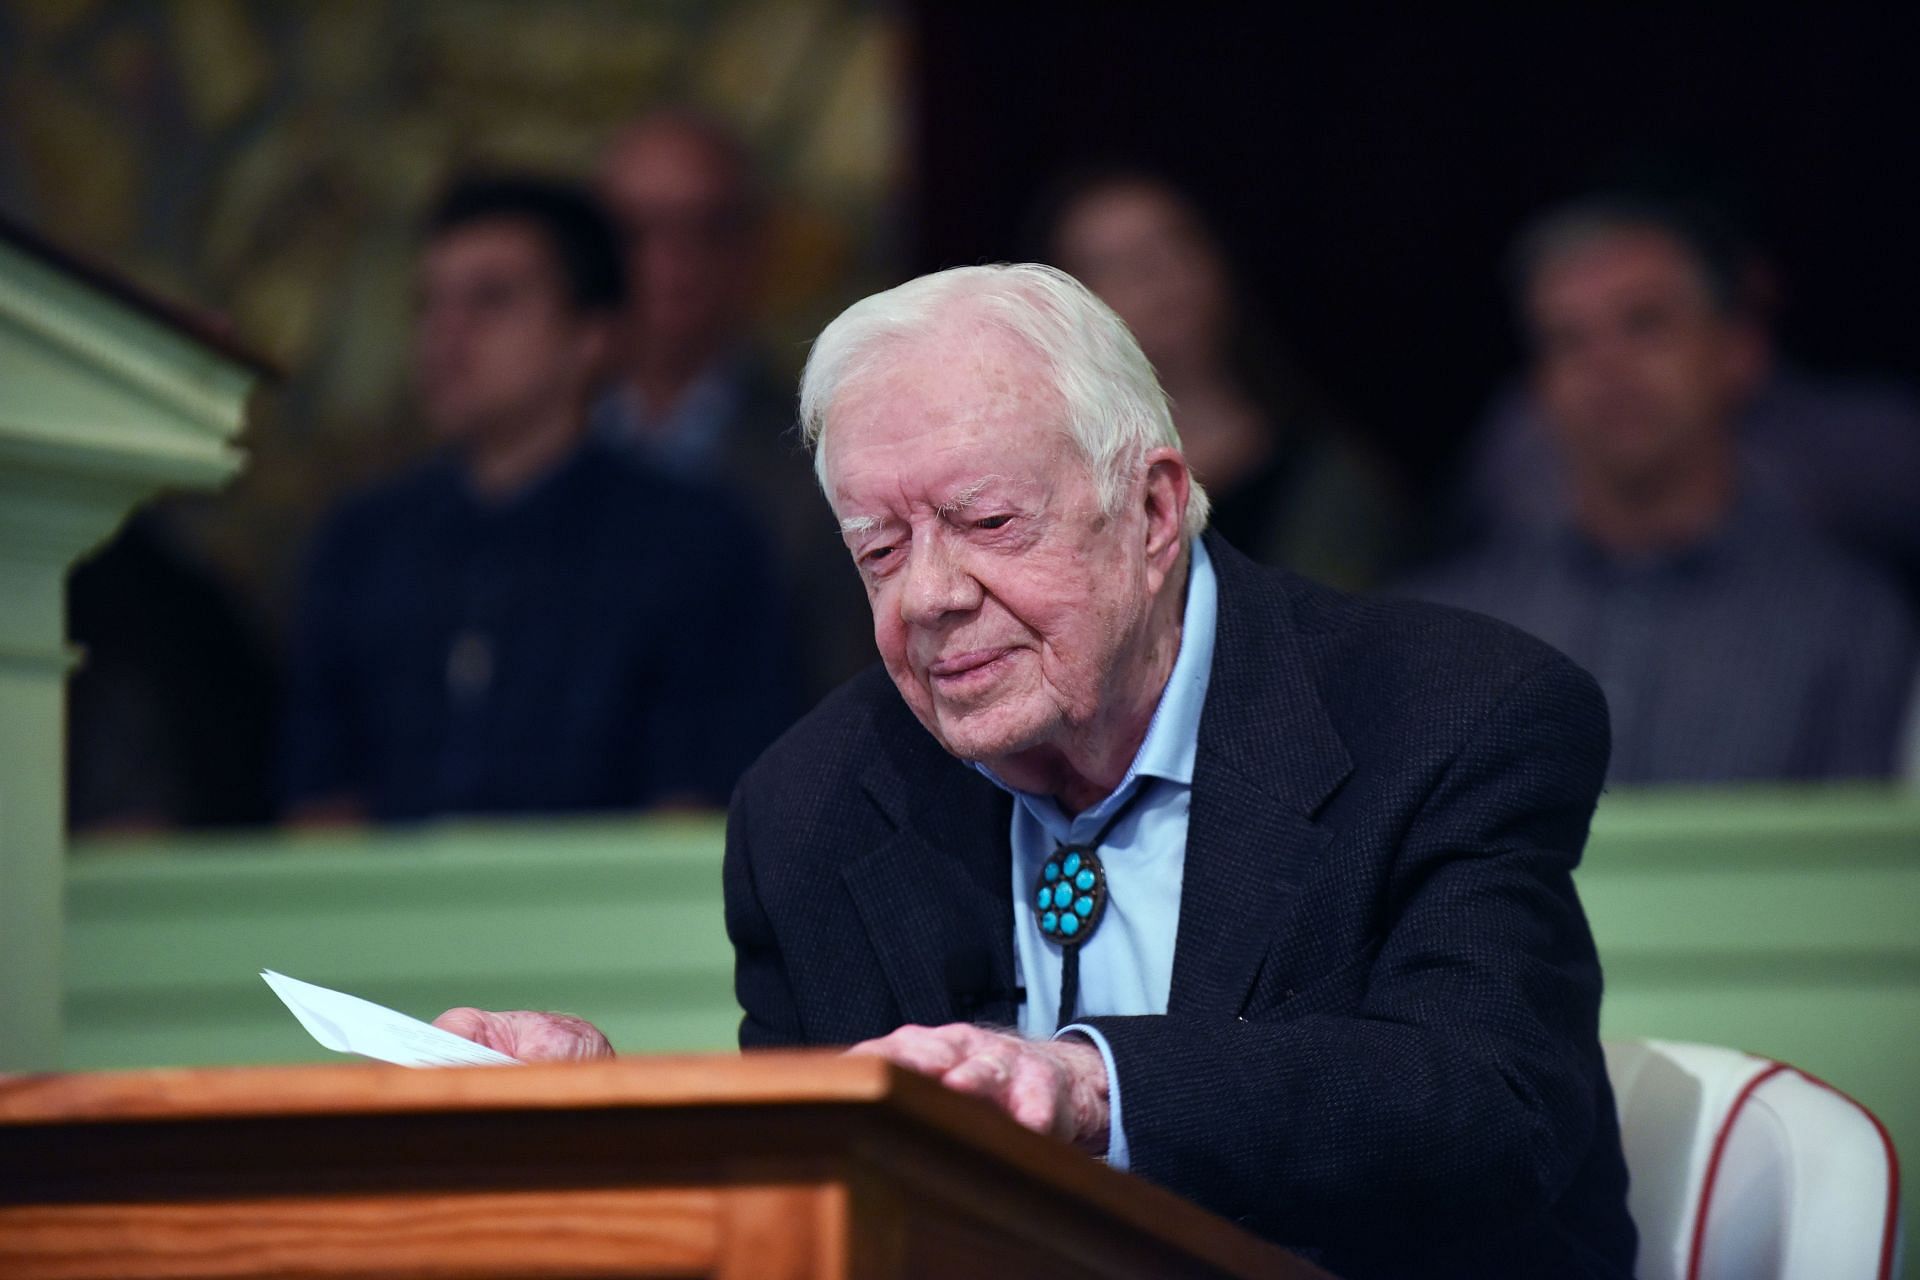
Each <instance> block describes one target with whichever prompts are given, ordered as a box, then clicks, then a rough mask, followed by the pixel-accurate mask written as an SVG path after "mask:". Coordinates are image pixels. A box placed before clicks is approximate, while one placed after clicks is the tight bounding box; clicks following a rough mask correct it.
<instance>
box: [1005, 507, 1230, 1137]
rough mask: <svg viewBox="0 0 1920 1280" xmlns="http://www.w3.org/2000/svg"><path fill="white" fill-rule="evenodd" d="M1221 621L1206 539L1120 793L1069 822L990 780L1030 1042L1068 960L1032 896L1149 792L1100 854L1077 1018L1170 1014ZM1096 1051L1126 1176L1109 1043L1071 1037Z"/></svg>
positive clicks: (1093, 1034) (1040, 1033) (1040, 1030)
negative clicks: (1059, 858)
mask: <svg viewBox="0 0 1920 1280" xmlns="http://www.w3.org/2000/svg"><path fill="white" fill-rule="evenodd" d="M1218 616H1219V585H1218V582H1217V581H1216V579H1215V577H1214V572H1213V563H1212V561H1211V560H1209V559H1208V557H1207V550H1206V548H1205V547H1204V546H1202V545H1201V544H1200V540H1199V539H1198V538H1196V539H1194V540H1193V542H1192V569H1191V572H1190V573H1189V575H1188V582H1187V603H1186V611H1185V615H1184V621H1183V622H1182V625H1181V636H1180V652H1179V654H1178V656H1177V657H1176V658H1175V659H1174V664H1173V674H1172V675H1171V676H1169V677H1168V679H1167V687H1166V689H1165V690H1163V691H1162V692H1161V694H1160V703H1159V705H1158V706H1157V707H1155V708H1154V712H1153V721H1152V723H1151V724H1150V725H1149V726H1148V727H1147V736H1146V738H1145V740H1143V741H1142V742H1141V744H1140V750H1139V751H1138V752H1136V753H1135V754H1134V757H1133V763H1132V764H1131V765H1129V766H1128V767H1127V773H1126V776H1125V777H1124V778H1122V779H1121V781H1120V785H1119V786H1118V787H1116V788H1114V790H1113V792H1112V793H1111V794H1110V795H1108V796H1107V797H1106V798H1105V799H1103V800H1101V801H1100V802H1099V803H1098V804H1096V805H1094V806H1093V807H1092V808H1090V809H1088V810H1086V811H1085V812H1083V813H1080V814H1077V815H1075V816H1074V817H1072V818H1068V817H1067V815H1066V814H1065V813H1063V812H1062V811H1061V809H1060V806H1059V805H1058V804H1057V803H1056V802H1055V801H1054V800H1053V798H1052V797H1051V796H1044V795H1034V794H1032V793H1030V792H1025V791H1019V790H1016V789H1015V788H1013V787H1009V786H1007V784H1006V783H1004V782H1002V781H1001V780H1000V779H999V778H997V777H994V774H993V773H992V771H991V770H989V769H987V768H986V767H984V766H982V765H975V766H974V767H975V768H978V769H979V770H980V772H982V773H983V774H985V775H986V776H987V777H988V778H990V779H992V780H993V782H994V783H995V784H996V785H998V786H1000V787H1001V788H1002V789H1004V790H1006V791H1007V792H1009V793H1010V794H1012V796H1013V797H1014V801H1015V803H1014V806H1013V830H1012V840H1013V901H1014V913H1015V920H1014V929H1013V940H1014V961H1015V965H1016V967H1017V973H1018V975H1019V976H1018V978H1017V981H1020V982H1022V983H1024V984H1025V986H1026V989H1027V1000H1026V1003H1025V1004H1024V1005H1022V1006H1021V1010H1020V1030H1021V1032H1022V1033H1023V1034H1025V1035H1027V1036H1030V1037H1035V1038H1039V1037H1044V1036H1049V1035H1052V1034H1053V1029H1054V1024H1055V1023H1056V1022H1057V1021H1058V1019H1059V1009H1060V948H1059V947H1058V946H1056V945H1055V944H1054V943H1052V942H1049V941H1048V940H1047V939H1046V936H1045V935H1044V934H1042V933H1041V932H1040V923H1039V921H1038V920H1037V919H1035V917H1034V912H1033V910H1032V906H1033V904H1032V897H1033V886H1034V885H1035V884H1036V883H1037V881H1036V879H1035V877H1036V876H1037V875H1038V874H1039V870H1040V867H1041V865H1042V864H1043V863H1044V862H1045V861H1046V859H1047V855H1048V854H1050V853H1052V852H1053V850H1054V848H1055V847H1056V846H1058V845H1061V844H1072V843H1075V842H1084V841H1088V840H1091V839H1093V837H1094V836H1095V835H1096V834H1098V832H1099V830H1100V828H1101V827H1102V826H1103V825H1104V824H1105V823H1106V821H1107V819H1108V818H1109V817H1110V816H1112V814H1113V812H1114V810H1116V809H1118V808H1119V807H1120V806H1121V805H1123V804H1125V803H1126V802H1127V800H1128V798H1129V797H1131V796H1132V795H1133V794H1134V792H1135V791H1136V790H1138V789H1140V788H1145V789H1146V794H1145V796H1143V797H1142V798H1141V801H1140V803H1139V804H1138V805H1136V806H1135V807H1134V809H1133V811H1132V812H1131V813H1129V814H1127V816H1126V817H1124V818H1123V819H1121V821H1120V823H1119V825H1118V826H1116V827H1115V828H1114V829H1113V831H1112V832H1111V833H1110V834H1109V835H1108V836H1107V840H1106V843H1104V844H1103V845H1101V846H1100V849H1099V855H1100V862H1101V865H1102V866H1103V867H1105V869H1106V874H1107V908H1106V914H1105V916H1104V918H1103V919H1102V920H1101V922H1100V925H1099V928H1098V929H1097V930H1096V931H1095V933H1094V935H1093V937H1092V939H1091V940H1090V941H1088V942H1086V943H1085V944H1083V946H1082V947H1081V952H1080V995H1079V1000H1078V1007H1077V1009H1076V1010H1075V1012H1076V1013H1079V1014H1084V1015H1087V1016H1089V1017H1096V1016H1100V1015H1127V1014H1149V1013H1165V1012H1166V1011H1167V993H1168V991H1169V989H1170V988H1171V987H1172V984H1173V947H1174V939H1175V934H1176V933H1177V932H1178V929H1179V924H1180V883H1181V878H1182V875H1183V873H1184V872H1185V870H1186V863H1187V807H1188V801H1189V798H1190V797H1191V795H1192V792H1193V761H1194V754H1195V751H1196V748H1197V746H1198V743H1199V738H1200V712H1201V709H1202V708H1203V707H1204V706H1205V705H1206V701H1207V681H1208V679H1209V677H1210V676H1211V675H1212V672H1213V638H1214V629H1215V625H1216V622H1217V620H1218ZM1064 1030H1072V1031H1076V1032H1078V1033H1080V1034H1082V1035H1085V1036H1086V1037H1087V1038H1088V1039H1090V1040H1092V1041H1093V1043H1094V1045H1095V1047H1097V1048H1098V1049H1099V1050H1100V1056H1101V1057H1102V1058H1103V1059H1105V1060H1106V1066H1107V1081H1108V1105H1109V1121H1110V1132H1111V1138H1110V1141H1109V1144H1108V1148H1107V1161H1108V1163H1109V1164H1111V1165H1113V1166H1114V1167H1115V1168H1119V1169H1125V1168H1126V1167H1127V1164H1128V1149H1127V1135H1126V1129H1125V1128H1124V1126H1123V1124H1122V1116H1121V1104H1120V1078H1119V1073H1118V1072H1117V1071H1116V1070H1115V1068H1114V1062H1113V1050H1112V1049H1111V1048H1110V1047H1109V1046H1108V1044H1107V1041H1106V1037H1105V1036H1103V1035H1101V1034H1100V1033H1099V1032H1098V1031H1096V1030H1094V1029H1093V1028H1092V1027H1090V1026H1085V1025H1083V1024H1078V1023H1075V1024H1073V1025H1072V1026H1070V1027H1068V1028H1065V1029H1063V1031H1064Z"/></svg>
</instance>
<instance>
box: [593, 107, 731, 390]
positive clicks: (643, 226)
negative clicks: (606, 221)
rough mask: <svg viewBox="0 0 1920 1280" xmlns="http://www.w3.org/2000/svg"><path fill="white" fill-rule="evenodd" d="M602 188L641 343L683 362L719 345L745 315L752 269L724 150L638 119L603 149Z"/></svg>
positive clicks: (705, 354) (694, 134)
mask: <svg viewBox="0 0 1920 1280" xmlns="http://www.w3.org/2000/svg"><path fill="white" fill-rule="evenodd" d="M601 194H602V196H603V197H604V198H605V200H606V203H607V207H608V209H609V210H610V211H611V212H612V214H613V216H614V218H615V219H616V220H617V221H618V222H619V224H620V226H621V228H622V230H623V231H624V232H625V233H626V237H627V255H628V262H629V265H630V268H631V276H630V279H629V281H628V289H629V294H630V296H631V297H632V298H633V300H634V301H633V308H632V316H631V320H632V323H633V327H634V333H633V340H634V342H635V343H637V344H638V345H639V349H640V350H642V351H650V352H654V353H659V354H663V355H666V356H668V357H670V358H672V359H674V360H676V361H683V362H689V363H696V362H704V361H705V360H707V359H711V358H712V357H713V356H715V355H717V354H718V353H719V351H720V349H721V348H722V347H724V346H725V345H726V344H727V343H728V342H730V341H731V340H732V339H733V337H734V335H735V333H736V332H737V330H738V329H739V327H740V325H741V324H742V323H744V320H745V316H746V312H747V310H748V308H749V307H750V305H751V303H752V297H751V295H752V287H753V282H754V279H755V276H756V273H757V269H758V262H757V257H756V254H755V245H754V236H753V234H752V228H751V226H750V225H749V219H748V217H747V214H746V211H745V208H744V204H743V200H744V193H743V191H742V190H741V175H740V174H739V172H738V171H737V169H736V168H735V166H734V164H733V163H732V162H731V160H730V159H729V157H727V156H725V155H722V154H721V153H719V151H717V150H716V148H715V147H714V145H713V144H712V143H711V142H710V141H708V140H707V139H705V138H703V137H702V136H700V134H699V133H698V132H697V131H694V130H691V129H686V128H681V127H676V126H673V125H665V124H663V125H656V126H652V127H648V126H642V127H641V128H640V129H638V130H636V131H635V132H633V133H630V134H629V135H627V136H626V137H625V138H623V139H621V140H620V141H619V142H617V143H616V144H615V145H614V146H613V148H612V149H611V150H610V151H609V152H608V153H607V157H606V162H605V164H604V166H603V168H602V171H601Z"/></svg>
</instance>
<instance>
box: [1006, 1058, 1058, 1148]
mask: <svg viewBox="0 0 1920 1280" xmlns="http://www.w3.org/2000/svg"><path fill="white" fill-rule="evenodd" d="M1066 1095H1067V1081H1066V1074H1065V1072H1064V1071H1062V1070H1061V1068H1060V1064H1059V1063H1057V1062H1055V1061H1054V1060H1053V1059H1052V1058H1050V1057H1046V1056H1044V1055H1041V1054H1039V1053H1034V1054H1030V1055H1027V1056H1025V1057H1023V1058H1022V1059H1021V1061H1020V1064H1019V1067H1018V1068H1017V1069H1016V1070H1015V1071H1014V1073H1013V1078H1012V1079H1010V1080H1009V1081H1008V1082H1007V1091H1006V1096H1005V1098H1004V1099H1003V1100H1002V1102H1001V1106H1002V1107H1003V1108H1005V1110H1006V1112H1007V1114H1008V1115H1010V1116H1012V1117H1013V1118H1014V1119H1015V1120H1017V1121H1019V1122H1020V1123H1021V1124H1023V1125H1025V1126H1026V1127H1027V1128H1029V1129H1032V1130H1033V1131H1034V1132H1035V1133H1051V1134H1054V1135H1055V1136H1057V1137H1063V1138H1067V1137H1072V1136H1073V1135H1072V1134H1071V1133H1070V1132H1068V1130H1069V1129H1070V1127H1071V1125H1070V1118H1069V1117H1068V1115H1067V1108H1066V1105H1065V1103H1066Z"/></svg>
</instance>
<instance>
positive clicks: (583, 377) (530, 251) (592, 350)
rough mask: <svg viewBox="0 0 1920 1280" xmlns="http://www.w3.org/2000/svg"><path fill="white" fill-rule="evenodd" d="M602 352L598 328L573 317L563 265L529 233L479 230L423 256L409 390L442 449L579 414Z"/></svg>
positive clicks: (445, 238) (440, 242) (472, 227)
mask: <svg viewBox="0 0 1920 1280" xmlns="http://www.w3.org/2000/svg"><path fill="white" fill-rule="evenodd" d="M605 344H606V333H605V326H604V322H603V321H600V320H598V319H596V318H594V317H591V316H588V315H585V314H583V313H580V312H578V311H576V310H575V309H574V307H573V304H572V300H571V299H570V298H569V297H568V296H567V290H566V284H565V281H564V278H563V277H562V275H561V269H560V265H559V263H558V262H556V261H555V260H554V255H553V252H552V250H551V249H550V248H549V247H548V245H547V242H546V239H545V238H544V237H543V236H542V235H541V233H540V232H539V231H537V230H535V229H533V228H532V227H529V226H527V225H525V224H523V223H520V222H517V221H515V220H513V219H507V218H502V219H499V220H492V221H482V222H475V223H471V224H469V225H467V226H463V227H459V228H456V229H455V230H452V231H449V232H447V233H445V234H444V235H441V236H439V237H437V238H436V239H435V240H434V241H433V242H432V243H431V244H429V245H428V246H427V249H426V253H425V254H424V256H423V258H422V261H421V265H420V276H419V284H418V304H417V314H416V316H415V322H414V351H413V381H414V390H415V393H416V395H417V396H418V399H419V403H420V409H421V412H422V414H423V415H424V416H425V417H426V419H427V423H428V425H429V426H431V427H432V428H433V430H434V432H435V433H436V434H437V435H439V436H440V437H441V438H442V439H445V440H452V441H473V440H477V439H481V438H491V437H494V436H498V435H501V434H511V433H512V432H514V431H515V429H516V428H519V427H521V426H522V425H523V424H527V423H531V422H537V421H542V420H544V419H546V418H548V417H551V416H552V415H553V414H554V413H555V412H567V413H579V412H581V411H582V409H583V407H584V404H585V400H586V396H587V391H588V388H589V386H590V385H591V384H592V381H593V378H594V376H595V374H596V372H597V370H598V364H599V360H600V358H601V356H602V355H603V354H604V350H605Z"/></svg>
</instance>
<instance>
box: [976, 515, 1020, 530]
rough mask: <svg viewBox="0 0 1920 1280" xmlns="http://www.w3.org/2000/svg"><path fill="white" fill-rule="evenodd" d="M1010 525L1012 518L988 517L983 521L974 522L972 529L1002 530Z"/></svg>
mask: <svg viewBox="0 0 1920 1280" xmlns="http://www.w3.org/2000/svg"><path fill="white" fill-rule="evenodd" d="M1012 523H1013V517H1012V516H988V517H987V518H986V519H984V520H978V521H975V522H974V526H973V527H974V528H976V529H1004V528H1006V527H1007V526H1008V525H1009V524H1012Z"/></svg>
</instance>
